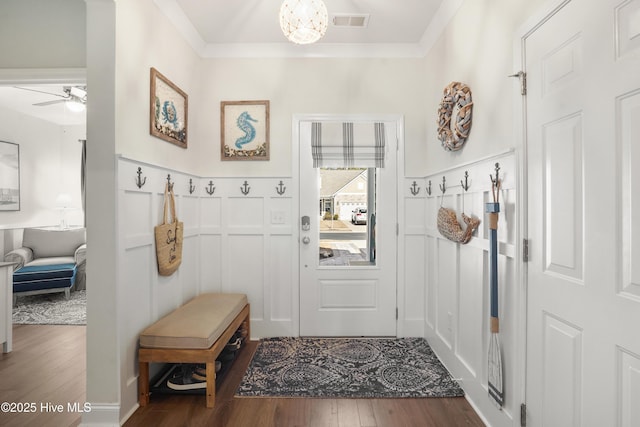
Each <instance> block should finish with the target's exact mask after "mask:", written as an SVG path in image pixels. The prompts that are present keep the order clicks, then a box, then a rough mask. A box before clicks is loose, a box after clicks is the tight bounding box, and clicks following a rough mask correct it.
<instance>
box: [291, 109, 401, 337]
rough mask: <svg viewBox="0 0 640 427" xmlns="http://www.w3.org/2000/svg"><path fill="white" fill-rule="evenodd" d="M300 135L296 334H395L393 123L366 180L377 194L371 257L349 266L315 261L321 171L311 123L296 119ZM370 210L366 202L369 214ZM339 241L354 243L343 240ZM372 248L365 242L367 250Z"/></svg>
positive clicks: (395, 197)
mask: <svg viewBox="0 0 640 427" xmlns="http://www.w3.org/2000/svg"><path fill="white" fill-rule="evenodd" d="M371 125H372V126H373V122H371ZM299 135H300V141H299V145H300V146H299V156H300V159H299V165H300V216H301V218H300V221H299V224H300V335H303V336H395V335H396V288H397V285H396V253H397V249H396V248H397V241H396V240H397V236H396V224H397V219H396V218H397V185H396V181H397V177H396V149H395V148H396V124H395V123H394V122H385V135H386V136H385V139H386V143H387V144H388V149H387V150H386V161H385V167H384V168H378V169H376V173H375V179H373V180H374V181H375V182H374V183H371V182H369V183H368V187H369V189H370V191H374V192H375V194H376V199H375V214H376V221H375V262H362V261H353V262H350V265H326V264H325V265H320V255H319V247H320V220H321V218H320V212H319V211H318V207H319V205H320V204H319V200H320V194H319V189H320V182H319V180H320V173H319V169H314V168H313V162H312V156H311V122H305V121H301V122H300V129H299ZM354 166H355V167H358V165H357V164H356V165H354ZM371 176H373V174H371V173H370V174H369V177H371ZM373 184H374V185H373ZM370 200H371V199H370ZM371 213H372V207H371V206H370V207H369V210H368V215H369V218H370V214H371ZM304 217H308V218H309V220H308V223H309V227H303V225H302V218H304ZM345 221H346V222H349V221H350V219H345ZM305 222H306V220H305ZM370 226H371V224H369V221H368V222H367V226H366V227H365V226H360V227H363V229H366V228H369V227H370ZM369 237H370V235H369V236H368V237H367V239H368V238H369ZM343 246H344V247H345V248H346V247H347V246H353V245H350V244H349V243H348V241H347V242H344V245H343ZM338 247H340V246H339V245H338ZM371 247H372V244H371V242H369V243H368V244H367V249H370V248H371ZM365 252H370V251H368V250H365Z"/></svg>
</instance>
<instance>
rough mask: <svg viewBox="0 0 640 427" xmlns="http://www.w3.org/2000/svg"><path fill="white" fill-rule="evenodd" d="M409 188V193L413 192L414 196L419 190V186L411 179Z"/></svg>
mask: <svg viewBox="0 0 640 427" xmlns="http://www.w3.org/2000/svg"><path fill="white" fill-rule="evenodd" d="M409 190H411V194H413V195H414V196H417V195H418V193H419V192H420V187H418V183H417V182H415V181H413V184H412V185H411V187H409Z"/></svg>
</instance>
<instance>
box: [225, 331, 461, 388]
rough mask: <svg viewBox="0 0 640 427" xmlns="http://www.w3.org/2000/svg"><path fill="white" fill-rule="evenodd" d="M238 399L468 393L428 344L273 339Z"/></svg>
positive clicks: (256, 357) (248, 375)
mask: <svg viewBox="0 0 640 427" xmlns="http://www.w3.org/2000/svg"><path fill="white" fill-rule="evenodd" d="M236 396H254V397H257V396H261V397H330V398H386V397H389V398H391V397H393V398H398V397H456V396H464V392H463V390H462V389H461V388H460V386H459V385H458V383H456V381H455V380H454V379H453V378H452V377H451V375H450V374H449V372H448V371H447V370H446V369H445V367H444V366H443V365H442V363H440V361H439V360H438V358H437V357H436V355H435V354H434V353H433V351H432V350H431V347H429V344H428V343H427V341H426V340H425V339H423V338H397V339H392V338H267V339H264V340H261V341H260V343H259V344H258V348H257V350H256V353H255V355H254V356H253V359H252V360H251V364H250V365H249V368H248V370H247V372H246V374H245V376H244V378H243V380H242V383H241V384H240V387H239V388H238V391H237V392H236Z"/></svg>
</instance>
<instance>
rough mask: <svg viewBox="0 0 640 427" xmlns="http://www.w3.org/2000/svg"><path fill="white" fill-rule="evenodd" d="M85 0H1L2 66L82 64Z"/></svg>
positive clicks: (74, 66)
mask: <svg viewBox="0 0 640 427" xmlns="http://www.w3.org/2000/svg"><path fill="white" fill-rule="evenodd" d="M85 15H86V14H85V2H84V0H2V2H1V3H0V28H1V34H2V37H0V52H2V53H3V54H2V55H1V56H0V69H1V68H17V69H29V68H33V69H35V68H83V67H84V66H85V46H86V38H85V27H86V19H85Z"/></svg>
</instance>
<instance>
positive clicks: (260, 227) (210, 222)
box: [114, 157, 297, 412]
mask: <svg viewBox="0 0 640 427" xmlns="http://www.w3.org/2000/svg"><path fill="white" fill-rule="evenodd" d="M116 162H117V171H118V172H117V176H118V198H117V203H118V212H119V215H118V218H117V222H118V229H119V236H118V237H119V238H118V241H119V242H120V248H119V258H118V265H119V275H118V278H119V283H118V309H119V313H117V315H118V318H119V319H121V320H120V323H119V328H120V334H119V336H120V345H121V357H122V359H123V360H124V361H126V363H125V366H126V369H125V370H124V371H123V372H122V381H121V383H122V390H121V391H122V408H123V411H124V412H127V411H129V410H130V409H131V408H133V407H134V406H135V405H136V404H137V400H138V392H137V376H138V372H137V357H136V352H137V348H138V336H139V334H140V332H141V331H142V330H143V329H144V328H145V327H147V326H148V325H149V324H151V323H153V322H154V321H155V320H157V319H159V318H160V317H162V316H164V315H165V314H167V313H168V312H170V311H172V310H173V309H175V308H176V307H178V306H180V305H182V304H183V303H185V302H187V301H188V300H190V299H191V298H193V297H194V296H196V295H198V294H200V293H203V292H242V293H246V294H247V297H248V299H249V303H250V304H251V321H252V327H251V331H252V334H253V338H259V337H268V336H283V335H284V336H287V335H288V336H292V335H295V333H296V330H295V325H297V321H296V320H295V319H294V315H293V313H297V311H296V310H297V306H296V305H295V304H297V301H294V299H293V298H292V295H294V287H295V286H297V284H296V283H294V275H293V274H292V269H293V268H292V259H293V257H294V255H295V254H294V252H293V251H295V250H296V248H297V241H296V240H295V236H294V235H293V230H294V228H293V221H292V218H293V211H292V209H293V208H294V206H295V204H294V203H295V200H294V199H293V194H292V191H291V190H289V188H293V186H292V180H291V178H290V177H271V178H255V177H252V178H246V179H244V178H219V177H198V176H193V175H190V174H186V173H181V172H179V171H175V170H170V169H167V168H162V167H158V166H155V165H151V164H148V163H144V162H139V161H136V160H131V159H126V158H123V157H118V158H117V159H116ZM138 168H140V170H138ZM138 171H140V174H138ZM138 177H140V181H138ZM168 179H169V180H170V182H171V183H172V184H173V189H174V193H175V200H176V210H177V216H178V219H179V220H180V221H182V222H183V223H184V240H183V252H182V263H181V265H180V267H179V268H178V270H177V271H176V272H175V273H174V274H172V275H171V276H166V277H165V276H160V275H158V271H157V261H156V254H155V241H154V226H155V225H157V224H159V223H160V222H161V220H162V216H163V214H162V208H163V199H164V189H165V185H166V184H167V182H168ZM280 183H282V184H281V185H280ZM138 184H142V185H138ZM114 315H115V314H114ZM152 374H153V372H152Z"/></svg>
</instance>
